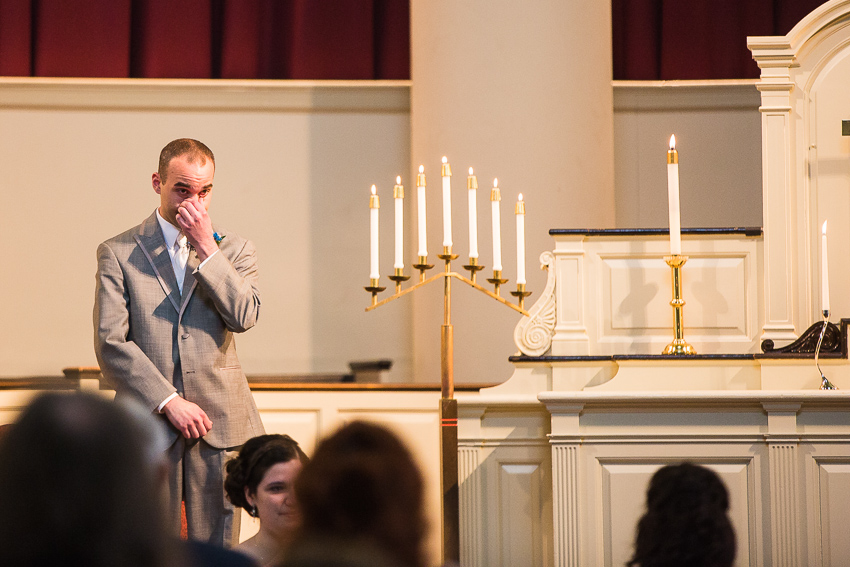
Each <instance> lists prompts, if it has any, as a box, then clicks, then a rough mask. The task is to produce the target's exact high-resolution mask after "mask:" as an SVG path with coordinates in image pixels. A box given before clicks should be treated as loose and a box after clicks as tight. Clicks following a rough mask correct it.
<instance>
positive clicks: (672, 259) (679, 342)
mask: <svg viewBox="0 0 850 567" xmlns="http://www.w3.org/2000/svg"><path fill="white" fill-rule="evenodd" d="M664 261H665V262H667V265H668V266H670V268H672V270H673V300H672V301H671V302H670V305H672V306H673V332H674V333H675V334H674V336H675V338H674V339H673V342H671V343H670V344H669V345H667V346H666V347H664V352H663V353H662V354H671V355H693V354H696V353H697V351H696V350H695V349H694V347H692V346H691V345H689V344H688V343H687V341H685V334H684V323H683V315H682V311H683V308H684V306H685V300H684V299H682V266H684V265H685V262H687V261H688V257H687V256H683V255H681V254H675V255H672V256H664Z"/></svg>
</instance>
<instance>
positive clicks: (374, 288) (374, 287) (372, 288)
mask: <svg viewBox="0 0 850 567" xmlns="http://www.w3.org/2000/svg"><path fill="white" fill-rule="evenodd" d="M363 289H365V290H366V291H368V292H369V293H371V294H372V306H373V307H374V306H375V305H377V304H378V294H379V293H381V292H382V291H384V290H385V289H387V288H385V287H381V286H380V285H378V278H369V285H367V286H365V287H364V288H363Z"/></svg>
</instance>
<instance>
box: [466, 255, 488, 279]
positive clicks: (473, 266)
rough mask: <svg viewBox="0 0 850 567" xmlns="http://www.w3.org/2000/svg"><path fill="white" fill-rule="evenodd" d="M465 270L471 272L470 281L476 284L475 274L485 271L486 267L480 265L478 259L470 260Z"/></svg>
mask: <svg viewBox="0 0 850 567" xmlns="http://www.w3.org/2000/svg"><path fill="white" fill-rule="evenodd" d="M463 269H464V270H466V271H468V272H469V279H471V280H472V281H473V282H474V281H475V274H476V273H477V272H480V271H481V270H483V269H484V266H481V265H479V264H478V258H470V259H469V264H466V265H465V266H464V267H463Z"/></svg>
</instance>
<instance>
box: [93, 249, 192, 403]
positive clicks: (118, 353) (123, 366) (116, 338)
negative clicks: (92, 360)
mask: <svg viewBox="0 0 850 567" xmlns="http://www.w3.org/2000/svg"><path fill="white" fill-rule="evenodd" d="M96 280H97V281H96V288H95V301H94V328H95V334H94V349H95V354H96V355H97V361H98V364H99V365H100V370H101V372H102V373H103V376H104V377H105V378H106V379H107V380H109V381H111V382H112V383H113V384H116V385H120V386H121V387H122V388H123V389H125V390H130V391H132V392H134V393H135V394H136V395H137V397H138V398H139V399H140V400H142V401H143V402H144V403H145V404H146V406H147V407H148V408H149V409H150V410H151V411H154V410H155V409H156V408H157V406H158V405H159V404H161V403H162V401H163V400H165V398H167V397H168V396H170V395H171V394H172V393H174V392H175V391H176V390H175V388H174V386H173V385H172V384H171V383H170V382H169V381H168V380H166V379H165V377H164V376H163V375H162V373H161V372H160V371H159V370H158V369H157V367H156V366H155V365H154V364H153V362H151V360H150V359H149V358H148V357H147V356H146V355H145V353H144V352H142V350H141V349H140V348H139V346H138V345H137V344H136V343H135V342H133V341H132V340H131V339H129V334H130V310H129V305H130V295H129V293H128V291H127V285H126V282H125V280H124V271H123V270H122V268H121V265H120V264H119V262H118V259H117V258H116V256H115V253H114V252H113V251H112V249H111V248H110V247H109V246H108V245H107V244H106V243H104V244H101V245H100V246H98V248H97V278H96Z"/></svg>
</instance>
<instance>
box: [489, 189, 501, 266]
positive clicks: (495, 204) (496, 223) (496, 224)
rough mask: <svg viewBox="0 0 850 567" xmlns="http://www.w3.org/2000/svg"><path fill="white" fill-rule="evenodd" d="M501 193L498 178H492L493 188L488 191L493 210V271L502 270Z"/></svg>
mask: <svg viewBox="0 0 850 567" xmlns="http://www.w3.org/2000/svg"><path fill="white" fill-rule="evenodd" d="M501 200H502V194H501V193H500V192H499V180H498V179H494V180H493V190H492V191H490V207H491V209H492V211H493V271H501V270H502V227H501V222H502V218H501V215H500V213H499V202H500V201H501Z"/></svg>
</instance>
